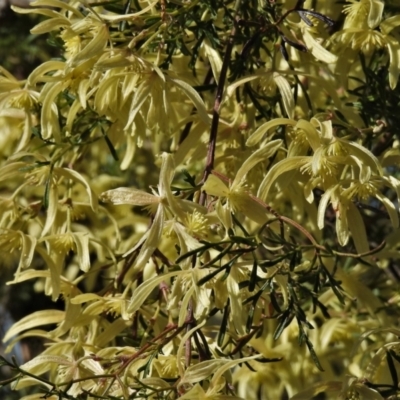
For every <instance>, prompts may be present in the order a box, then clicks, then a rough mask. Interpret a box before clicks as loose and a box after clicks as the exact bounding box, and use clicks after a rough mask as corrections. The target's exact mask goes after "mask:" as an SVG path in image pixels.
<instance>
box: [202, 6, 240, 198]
mask: <svg viewBox="0 0 400 400" xmlns="http://www.w3.org/2000/svg"><path fill="white" fill-rule="evenodd" d="M240 3H241V0H236V3H235V17H234V21H233V27H232V30H231V33H230V35H229V40H228V44H227V46H226V51H225V54H224V59H223V62H222V67H221V73H220V76H219V81H218V86H217V93H216V95H215V101H214V107H213V117H212V121H211V129H210V138H209V141H208V151H207V159H206V166H205V169H204V174H203V179H202V181H201V182H202V183H204V182H205V181H206V180H207V178H208V176H209V175H210V174H211V171H212V170H213V168H214V159H215V148H216V145H217V133H218V125H219V117H220V109H221V103H222V97H223V95H224V89H225V81H226V76H227V74H228V69H229V62H230V60H231V55H232V50H233V45H234V37H235V35H236V32H237V28H238V13H239V7H240ZM205 201H206V194H205V192H202V193H201V195H200V200H199V203H200V205H204V204H205Z"/></svg>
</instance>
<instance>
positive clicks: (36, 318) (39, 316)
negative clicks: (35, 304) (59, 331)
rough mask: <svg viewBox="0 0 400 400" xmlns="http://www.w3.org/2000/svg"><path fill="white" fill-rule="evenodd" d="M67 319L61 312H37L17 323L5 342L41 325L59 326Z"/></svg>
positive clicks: (8, 332) (5, 338) (8, 333)
mask: <svg viewBox="0 0 400 400" xmlns="http://www.w3.org/2000/svg"><path fill="white" fill-rule="evenodd" d="M64 318H65V312H64V311H60V310H42V311H36V312H34V313H32V314H29V315H27V316H26V317H24V318H22V319H20V320H19V321H18V322H16V323H15V324H14V325H13V326H12V327H11V328H10V329H9V330H8V331H7V332H6V334H5V336H4V338H3V340H4V341H5V342H7V341H8V340H10V339H11V338H12V337H13V336H15V335H18V334H19V333H20V332H22V331H25V330H28V329H32V328H36V327H37V326H41V325H48V324H58V323H59V322H62V321H63V320H64Z"/></svg>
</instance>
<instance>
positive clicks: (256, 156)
mask: <svg viewBox="0 0 400 400" xmlns="http://www.w3.org/2000/svg"><path fill="white" fill-rule="evenodd" d="M281 145H282V140H280V139H277V140H273V141H271V142H269V143H267V144H266V145H265V146H263V147H261V149H258V150H257V151H255V152H254V153H253V154H252V155H251V156H250V157H249V158H248V159H247V160H246V161H245V162H244V163H243V164H242V165H241V167H240V168H239V170H238V172H237V173H236V176H235V179H234V180H233V182H232V185H231V190H234V188H235V186H237V185H239V184H240V183H241V182H242V181H243V179H244V178H245V176H246V175H247V173H248V172H249V171H250V170H251V169H252V168H254V166H256V165H257V164H258V163H259V162H261V161H267V160H268V158H269V157H271V156H272V155H273V154H275V153H276V151H277V150H278V149H279V147H281Z"/></svg>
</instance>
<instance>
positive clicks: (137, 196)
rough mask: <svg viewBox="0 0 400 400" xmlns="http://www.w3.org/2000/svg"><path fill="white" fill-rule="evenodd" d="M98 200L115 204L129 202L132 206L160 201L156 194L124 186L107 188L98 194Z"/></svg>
mask: <svg viewBox="0 0 400 400" xmlns="http://www.w3.org/2000/svg"><path fill="white" fill-rule="evenodd" d="M100 200H101V201H103V202H105V203H112V204H115V205H121V204H131V205H133V206H148V205H151V204H157V203H159V202H160V198H159V197H158V196H154V195H153V194H150V193H147V192H143V190H139V189H133V188H126V187H120V188H118V189H111V190H107V191H106V192H103V193H102V194H101V195H100Z"/></svg>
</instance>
